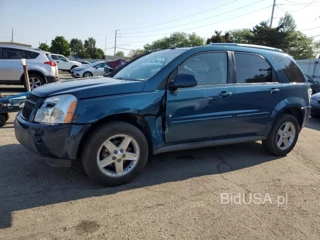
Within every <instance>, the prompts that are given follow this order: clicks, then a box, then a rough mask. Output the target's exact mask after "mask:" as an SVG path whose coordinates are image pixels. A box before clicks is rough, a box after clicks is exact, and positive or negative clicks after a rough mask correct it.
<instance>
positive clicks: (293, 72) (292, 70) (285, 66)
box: [274, 56, 306, 83]
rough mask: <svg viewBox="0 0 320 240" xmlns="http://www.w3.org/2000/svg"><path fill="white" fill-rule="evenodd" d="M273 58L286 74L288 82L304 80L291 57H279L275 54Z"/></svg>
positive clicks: (301, 81)
mask: <svg viewBox="0 0 320 240" xmlns="http://www.w3.org/2000/svg"><path fill="white" fill-rule="evenodd" d="M274 60H275V61H276V62H277V64H279V67H280V68H281V69H282V71H283V72H284V74H285V75H286V77H287V79H288V81H289V82H295V83H304V82H306V79H305V77H304V76H303V73H302V72H301V70H300V69H299V67H298V66H297V65H296V63H295V62H294V61H292V59H290V58H288V57H285V56H283V57H280V56H277V57H275V58H274Z"/></svg>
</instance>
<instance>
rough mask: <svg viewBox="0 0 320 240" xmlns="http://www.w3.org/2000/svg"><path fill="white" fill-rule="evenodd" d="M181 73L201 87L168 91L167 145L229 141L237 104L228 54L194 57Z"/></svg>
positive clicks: (184, 65) (211, 53)
mask: <svg viewBox="0 0 320 240" xmlns="http://www.w3.org/2000/svg"><path fill="white" fill-rule="evenodd" d="M180 73H187V74H192V75H194V76H195V78H196V80H197V84H198V85H197V86H196V87H192V88H180V89H177V90H176V91H171V90H167V104H166V106H167V107H166V109H167V110H166V119H167V123H166V124H167V126H166V128H167V129H166V133H165V141H166V144H172V143H183V142H190V141H202V140H209V139H223V138H227V137H228V135H229V126H230V125H231V124H232V121H233V103H234V102H233V93H234V85H233V84H231V83H228V82H231V81H230V79H228V55H227V52H207V53H201V54H197V55H194V56H192V57H190V58H189V59H188V60H186V61H185V62H184V63H182V64H181V65H180V66H179V67H178V69H177V74H180ZM229 78H230V77H229ZM170 80H171V79H170Z"/></svg>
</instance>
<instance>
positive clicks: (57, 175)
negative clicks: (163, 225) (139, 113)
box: [0, 142, 277, 228]
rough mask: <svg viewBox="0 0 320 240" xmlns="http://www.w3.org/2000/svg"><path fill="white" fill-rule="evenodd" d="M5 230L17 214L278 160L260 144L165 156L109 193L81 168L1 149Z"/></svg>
mask: <svg viewBox="0 0 320 240" xmlns="http://www.w3.org/2000/svg"><path fill="white" fill-rule="evenodd" d="M0 159H1V160H0V176H1V179H0V180H1V181H0V203H1V204H0V216H1V217H0V228H7V227H10V226H11V221H12V218H11V216H12V213H13V212H15V211H19V210H23V209H29V208H34V207H39V206H45V205H49V204H55V203H61V202H68V201H72V200H79V199H83V198H89V197H93V196H103V195H109V194H114V193H117V192H121V191H126V190H132V189H136V188H143V187H147V186H152V185H157V184H162V183H166V182H173V181H183V180H185V179H190V178H194V177H199V176H204V175H212V174H224V173H226V172H230V171H236V170H239V169H243V168H247V167H252V166H254V165H257V164H262V163H264V162H268V161H272V160H276V159H277V157H275V156H272V155H269V154H267V153H266V152H264V150H263V148H262V146H261V144H260V143H258V142H250V143H243V144H236V145H229V146H222V147H216V148H205V149H197V150H189V151H183V152H174V153H167V154H161V155H157V156H154V157H151V158H150V159H149V161H148V163H147V166H146V169H145V171H144V172H143V173H142V174H141V175H140V176H139V177H138V178H136V179H135V180H134V181H133V182H131V183H129V184H127V185H124V186H119V187H109V188H104V187H102V186H101V185H98V184H96V183H94V182H93V181H92V180H91V179H90V178H89V177H88V176H87V175H86V174H85V173H84V172H83V169H81V168H79V167H77V168H74V167H73V168H53V167H50V166H48V165H47V164H46V163H45V161H44V159H43V158H41V157H39V156H37V155H35V154H33V153H30V152H29V151H27V150H25V149H24V148H23V147H21V146H20V145H18V144H11V145H5V146H1V147H0Z"/></svg>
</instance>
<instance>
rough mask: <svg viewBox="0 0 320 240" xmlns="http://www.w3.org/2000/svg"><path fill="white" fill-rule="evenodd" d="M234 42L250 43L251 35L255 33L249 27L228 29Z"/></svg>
mask: <svg viewBox="0 0 320 240" xmlns="http://www.w3.org/2000/svg"><path fill="white" fill-rule="evenodd" d="M228 32H229V33H230V36H231V38H232V40H233V42H234V43H245V44H250V43H251V42H250V37H251V36H252V35H253V33H252V32H251V31H250V29H249V28H244V29H236V30H231V31H228Z"/></svg>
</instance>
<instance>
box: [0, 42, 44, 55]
mask: <svg viewBox="0 0 320 240" xmlns="http://www.w3.org/2000/svg"><path fill="white" fill-rule="evenodd" d="M0 48H15V49H20V50H26V51H33V52H38V53H49V52H46V51H42V50H41V49H37V48H32V47H23V46H18V45H11V44H0Z"/></svg>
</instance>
